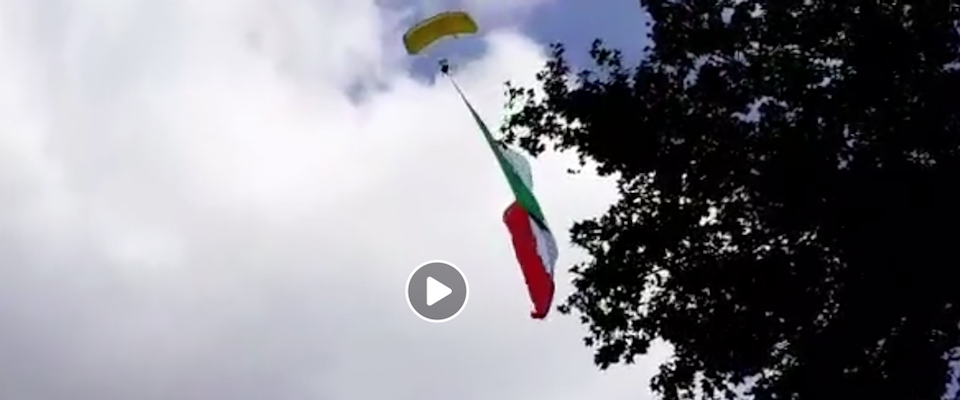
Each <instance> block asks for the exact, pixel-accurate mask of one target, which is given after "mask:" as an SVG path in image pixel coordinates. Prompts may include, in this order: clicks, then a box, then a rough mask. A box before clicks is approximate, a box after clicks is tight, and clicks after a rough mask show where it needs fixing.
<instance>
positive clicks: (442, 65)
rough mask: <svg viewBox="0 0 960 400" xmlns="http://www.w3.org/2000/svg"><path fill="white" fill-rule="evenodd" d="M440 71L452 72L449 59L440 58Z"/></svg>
mask: <svg viewBox="0 0 960 400" xmlns="http://www.w3.org/2000/svg"><path fill="white" fill-rule="evenodd" d="M440 72H443V74H444V75H447V74H449V73H450V64H447V60H440Z"/></svg>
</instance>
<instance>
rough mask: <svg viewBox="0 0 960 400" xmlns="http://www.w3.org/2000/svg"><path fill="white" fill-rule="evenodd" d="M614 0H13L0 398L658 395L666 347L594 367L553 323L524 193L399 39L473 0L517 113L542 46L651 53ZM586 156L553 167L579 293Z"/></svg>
mask: <svg viewBox="0 0 960 400" xmlns="http://www.w3.org/2000/svg"><path fill="white" fill-rule="evenodd" d="M604 3H605V4H604V5H603V6H602V7H601V6H597V7H593V8H588V7H585V6H583V5H571V4H569V3H567V2H564V3H560V2H559V0H533V1H518V0H509V1H508V0H463V3H462V4H456V3H441V2H438V1H434V2H430V1H422V2H419V3H413V2H410V1H407V0H404V1H399V0H390V1H385V2H374V1H373V0H204V1H193V0H189V1H188V0H70V1H66V0H40V1H38V0H0V87H2V88H3V90H2V91H0V115H3V118H2V119H0V398H3V399H10V400H48V399H49V400H60V399H64V398H71V399H76V400H87V399H89V400H114V399H115V400H129V399H137V400H153V399H156V400H169V399H179V400H194V399H197V400H200V399H223V398H229V399H232V400H246V399H251V400H252V399H258V400H260V399H266V398H269V399H273V400H287V399H289V400H303V399H325V400H327V399H329V400H341V399H342V400H346V399H349V400H368V399H369V400H374V399H376V400H383V399H392V400H405V399H417V400H432V399H438V400H439V399H449V398H457V399H460V400H473V399H498V400H520V399H530V398H542V399H551V400H581V399H585V398H597V399H605V400H620V399H646V398H650V393H649V391H648V389H647V386H648V381H649V378H650V376H651V375H652V374H653V372H654V371H655V369H656V366H657V365H658V363H659V362H660V361H661V360H663V359H664V357H666V355H667V354H668V353H667V350H666V349H665V348H663V347H657V348H655V350H654V352H653V354H652V355H651V356H649V357H647V358H644V359H642V360H640V362H639V363H638V364H636V365H634V366H632V367H629V368H627V367H615V368H612V369H611V370H608V371H606V372H599V371H597V369H596V368H595V367H594V366H593V364H592V362H591V361H592V354H591V351H590V350H589V349H587V348H585V347H583V345H582V342H581V338H582V336H583V334H584V333H585V330H584V328H583V327H582V326H581V325H580V324H579V323H578V321H577V320H576V319H575V318H574V317H567V316H562V315H559V314H554V315H552V316H551V317H549V319H548V320H547V321H543V322H538V321H532V320H530V318H529V301H528V299H527V295H526V291H525V288H524V285H523V281H522V278H521V275H520V272H519V269H518V268H517V266H516V263H515V261H514V258H513V253H512V248H511V246H510V241H509V236H508V234H507V232H506V229H505V227H504V226H503V224H502V222H501V213H502V211H503V209H504V208H505V207H506V206H507V205H508V203H509V202H510V200H511V194H510V192H509V189H508V188H507V186H506V184H505V182H504V181H503V178H502V177H501V176H500V172H499V171H498V170H497V168H496V165H495V162H494V159H493V158H492V156H491V154H490V153H489V150H488V149H486V148H485V147H484V145H483V141H482V139H481V137H480V135H479V133H478V132H477V130H476V127H475V126H474V125H473V123H472V121H471V120H470V118H469V115H468V114H467V113H466V111H465V110H464V109H463V108H462V106H461V105H460V104H458V103H457V98H456V97H455V96H456V94H455V92H454V91H453V90H452V89H451V87H450V86H449V84H447V82H445V81H443V80H435V79H432V73H431V72H430V69H429V68H428V67H426V66H425V65H427V64H417V63H416V62H415V61H414V60H411V59H410V58H409V57H407V56H406V55H405V54H404V52H403V49H402V48H401V46H400V40H399V37H400V34H401V33H402V31H403V30H404V29H405V28H406V26H407V25H409V24H410V23H411V22H413V21H414V20H415V19H416V18H417V17H418V16H422V15H423V14H424V13H426V12H428V11H429V10H435V9H442V8H445V7H454V6H456V7H463V8H468V9H469V10H471V12H474V13H475V16H476V17H477V18H478V20H479V21H478V22H480V24H481V26H483V27H485V29H484V34H483V35H479V36H477V37H475V38H472V39H470V42H469V43H465V44H463V47H462V48H461V50H457V48H455V47H454V48H451V49H452V50H450V52H451V54H452V55H454V56H456V57H457V59H456V61H457V68H456V74H457V77H458V80H459V82H460V84H461V85H462V86H463V88H464V90H465V91H466V92H467V94H468V96H470V97H471V100H473V101H474V103H475V105H476V106H477V108H478V109H479V111H480V113H481V114H483V116H484V118H485V119H487V120H488V121H489V122H490V123H491V124H495V123H496V122H497V121H499V120H500V118H501V117H502V115H501V109H502V104H503V101H504V99H503V97H502V91H503V87H502V82H503V81H505V80H508V79H511V80H514V81H516V82H519V83H527V84H530V83H532V78H533V75H534V73H535V72H536V71H537V70H538V69H539V67H540V66H541V65H542V64H543V62H544V45H545V44H546V43H548V42H552V41H555V40H562V41H569V42H570V43H571V45H573V46H575V47H577V46H579V47H582V49H583V51H585V50H586V49H587V45H588V44H589V42H590V41H592V39H593V37H594V36H605V37H607V38H608V39H609V40H611V41H612V42H613V43H615V44H616V43H623V44H625V45H631V46H634V48H636V49H639V48H641V47H642V43H641V42H640V37H641V36H642V31H641V30H639V29H640V27H641V26H642V24H641V23H640V22H639V21H641V20H642V18H643V16H642V14H641V13H640V11H639V8H638V7H637V6H636V4H635V3H634V2H632V1H630V2H627V1H623V2H621V1H611V2H604ZM598 4H599V3H598ZM631 13H632V14H631ZM631 15H632V16H631ZM574 162H575V161H574V159H573V157H572V156H570V155H549V156H545V157H543V158H541V159H538V160H536V162H535V163H534V168H535V170H534V180H535V184H536V192H537V193H538V196H539V198H540V200H541V203H542V205H543V207H544V210H545V212H546V213H547V216H548V218H549V220H550V223H551V226H552V227H553V230H554V231H555V233H556V235H557V238H558V242H559V244H560V248H561V256H560V261H559V265H558V270H559V271H561V272H560V274H559V277H558V284H559V289H558V297H557V301H560V300H562V298H563V297H564V296H565V294H566V293H568V292H569V291H570V285H569V284H568V280H569V278H570V277H569V275H568V274H567V273H566V272H565V271H566V269H567V267H569V265H571V264H572V263H574V262H576V261H578V260H580V259H582V257H583V254H582V253H579V252H578V251H576V250H575V249H572V248H571V247H570V245H569V241H568V235H567V229H568V228H569V227H570V225H571V224H572V223H573V222H574V221H576V220H580V219H583V218H588V217H591V216H594V215H598V214H600V213H602V212H603V211H604V210H605V209H606V207H607V205H609V204H610V202H611V201H612V200H613V199H614V197H615V190H614V188H613V185H612V182H609V181H606V180H603V179H600V178H597V177H595V176H590V175H580V176H569V175H567V174H566V173H565V171H566V168H567V167H569V166H572V165H573V164H574ZM434 259H441V260H447V261H450V262H452V263H454V264H456V265H457V266H459V267H460V268H461V269H462V270H463V271H464V272H465V274H466V277H467V279H468V281H469V283H470V290H471V292H470V301H469V304H468V305H467V308H466V309H465V310H464V311H463V313H462V314H460V316H458V317H457V318H456V319H454V320H452V321H450V322H446V323H443V324H431V323H427V322H424V321H422V320H421V319H419V318H418V317H417V316H415V315H414V314H413V313H412V312H411V311H410V309H409V307H408V305H407V303H406V300H405V298H404V294H405V287H404V285H405V283H406V279H407V277H408V275H409V274H410V273H411V271H412V270H413V269H414V268H415V267H416V266H417V265H419V264H420V263H423V262H424V261H427V260H434Z"/></svg>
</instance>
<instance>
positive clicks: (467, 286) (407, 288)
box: [403, 260, 470, 324]
mask: <svg viewBox="0 0 960 400" xmlns="http://www.w3.org/2000/svg"><path fill="white" fill-rule="evenodd" d="M436 263H441V264H446V265H449V266H451V267H453V269H454V270H456V271H457V273H458V274H460V279H463V287H464V291H466V293H464V295H463V304H461V305H460V309H459V310H457V312H455V313H453V315H451V316H449V317H447V318H444V319H430V318H427V317H424V316H423V315H420V313H418V312H417V309H416V308H413V302H412V301H410V282H412V281H413V276H414V275H416V274H417V272H418V271H420V270H421V269H423V267H426V266H427V265H430V264H436ZM441 283H443V282H441ZM403 297H405V298H406V299H407V306H408V307H410V311H411V312H413V315H416V316H417V317H418V318H420V319H422V320H424V321H427V322H430V323H434V324H441V323H444V322H447V321H450V320H452V319H454V318H456V317H457V316H459V315H460V313H462V312H463V310H464V309H465V308H467V302H468V301H469V300H470V282H468V281H467V276H466V275H464V273H463V270H462V269H460V267H458V266H456V264H454V263H452V262H449V261H444V260H430V261H426V262H423V263H421V264H420V265H418V266H417V267H416V268H414V269H413V271H411V272H410V276H408V277H407V284H406V285H405V286H404V287H403Z"/></svg>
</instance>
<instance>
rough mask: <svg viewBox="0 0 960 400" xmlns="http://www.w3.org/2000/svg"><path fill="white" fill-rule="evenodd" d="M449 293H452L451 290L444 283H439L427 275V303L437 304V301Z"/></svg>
mask: <svg viewBox="0 0 960 400" xmlns="http://www.w3.org/2000/svg"><path fill="white" fill-rule="evenodd" d="M450 293H453V290H452V289H450V288H448V287H447V286H446V285H444V284H442V283H440V281H438V280H436V279H433V278H431V277H429V276H428V277H427V305H428V306H432V305H434V304H437V302H438V301H440V300H443V299H444V298H445V297H447V296H449V295H450Z"/></svg>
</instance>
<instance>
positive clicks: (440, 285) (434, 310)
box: [407, 261, 469, 322]
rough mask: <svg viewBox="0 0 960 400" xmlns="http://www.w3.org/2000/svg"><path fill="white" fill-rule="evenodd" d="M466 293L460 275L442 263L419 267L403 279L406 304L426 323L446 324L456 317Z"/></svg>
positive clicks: (464, 283) (462, 306)
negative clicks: (405, 288)
mask: <svg viewBox="0 0 960 400" xmlns="http://www.w3.org/2000/svg"><path fill="white" fill-rule="evenodd" d="M468 292H469V289H468V287H467V280H466V278H464V276H463V272H462V271H460V269H459V268H457V267H456V266H455V265H453V264H450V263H448V262H446V261H428V262H426V263H423V264H420V266H418V267H417V268H416V269H414V270H413V273H411V274H410V277H409V278H408V279H407V304H408V305H410V309H411V310H413V313H414V314H417V316H418V317H420V318H421V319H423V320H424V321H428V322H446V321H449V320H451V319H453V318H454V317H456V316H457V315H460V312H461V311H463V308H464V306H465V305H466V304H467V297H468V294H469V293H468Z"/></svg>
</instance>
